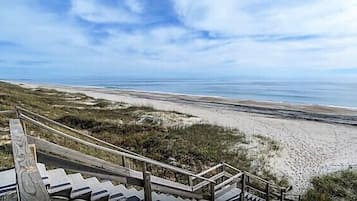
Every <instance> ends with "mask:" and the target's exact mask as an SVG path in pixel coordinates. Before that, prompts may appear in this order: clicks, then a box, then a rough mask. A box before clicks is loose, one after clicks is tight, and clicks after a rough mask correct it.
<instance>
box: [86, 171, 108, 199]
mask: <svg viewBox="0 0 357 201" xmlns="http://www.w3.org/2000/svg"><path fill="white" fill-rule="evenodd" d="M84 181H85V183H86V184H87V185H88V186H89V188H90V189H91V191H92V193H91V200H101V199H104V198H105V197H109V192H108V190H106V189H105V188H104V187H103V186H102V185H101V183H100V182H99V181H98V179H97V178H95V177H91V178H88V179H85V180H84Z"/></svg>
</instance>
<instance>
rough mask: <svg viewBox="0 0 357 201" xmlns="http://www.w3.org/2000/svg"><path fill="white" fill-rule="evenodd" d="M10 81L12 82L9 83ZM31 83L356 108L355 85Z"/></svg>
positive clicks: (130, 81)
mask: <svg viewBox="0 0 357 201" xmlns="http://www.w3.org/2000/svg"><path fill="white" fill-rule="evenodd" d="M12 80H14V79H12ZM16 81H22V82H29V83H31V82H33V83H50V84H66V85H80V86H97V87H106V88H112V89H113V88H114V89H128V90H141V91H153V92H168V93H179V94H189V95H203V96H220V97H226V98H236V99H242V100H258V101H273V102H287V103H297V104H318V105H329V106H341V107H356V108H357V81H351V80H350V81H321V80H319V81H311V80H309V81H306V80H305V81H303V80H254V79H238V78H222V79H212V78H211V79H194V78H190V79H187V78H182V79H178V78H175V79H173V78H167V79H165V78H155V79H153V78H152V79H148V78H109V77H103V78H88V77H87V78H81V79H79V78H76V79H68V78H67V79H26V80H16Z"/></svg>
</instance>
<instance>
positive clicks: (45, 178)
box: [36, 163, 50, 187]
mask: <svg viewBox="0 0 357 201" xmlns="http://www.w3.org/2000/svg"><path fill="white" fill-rule="evenodd" d="M36 166H37V169H38V172H39V173H40V176H41V179H42V181H43V183H44V184H45V186H46V187H48V186H49V185H50V182H49V180H48V172H47V170H46V166H45V164H43V163H37V164H36Z"/></svg>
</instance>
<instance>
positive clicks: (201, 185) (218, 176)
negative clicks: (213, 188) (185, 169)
mask: <svg viewBox="0 0 357 201" xmlns="http://www.w3.org/2000/svg"><path fill="white" fill-rule="evenodd" d="M223 176H224V172H220V173H218V174H216V175H213V176H212V177H210V178H209V179H211V180H213V181H215V180H217V179H219V178H221V177H223ZM208 184H210V183H209V182H207V181H202V182H200V183H198V184H196V185H195V186H193V187H192V189H193V191H197V190H198V189H201V188H202V187H204V186H207V185H208Z"/></svg>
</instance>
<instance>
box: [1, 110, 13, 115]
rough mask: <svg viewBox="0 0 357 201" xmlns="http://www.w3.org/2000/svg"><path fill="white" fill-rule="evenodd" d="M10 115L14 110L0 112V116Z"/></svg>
mask: <svg viewBox="0 0 357 201" xmlns="http://www.w3.org/2000/svg"><path fill="white" fill-rule="evenodd" d="M11 113H15V111H14V110H3V111H0V114H11Z"/></svg>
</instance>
